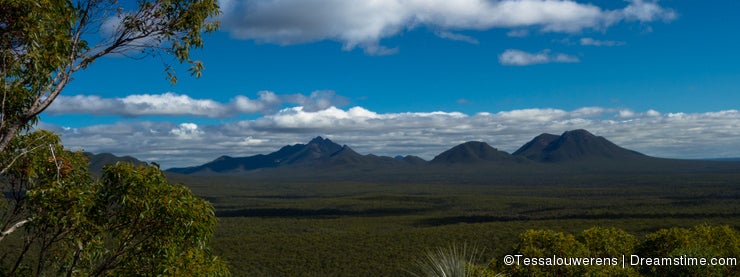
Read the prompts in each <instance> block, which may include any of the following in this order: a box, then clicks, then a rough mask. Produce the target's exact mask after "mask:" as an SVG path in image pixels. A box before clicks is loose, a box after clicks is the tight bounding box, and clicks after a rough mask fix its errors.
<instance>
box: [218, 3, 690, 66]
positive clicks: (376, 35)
mask: <svg viewBox="0 0 740 277" xmlns="http://www.w3.org/2000/svg"><path fill="white" fill-rule="evenodd" d="M220 5H221V9H222V11H223V14H222V15H221V17H220V20H221V23H222V27H223V28H224V30H226V31H228V32H229V33H230V34H231V36H232V37H235V38H239V39H251V40H256V41H259V42H266V43H275V44H280V45H291V44H299V43H307V42H315V41H321V40H334V41H339V42H341V43H342V44H343V47H342V48H343V49H344V50H352V49H354V48H355V47H360V48H362V49H364V51H365V52H366V53H368V54H377V55H382V54H392V53H395V52H396V51H397V50H398V49H397V48H387V47H385V46H382V45H380V40H382V39H384V38H388V37H392V36H395V35H397V34H399V33H401V32H404V31H407V30H412V29H415V28H419V27H425V28H428V29H431V30H439V31H438V35H439V34H442V35H439V36H440V37H443V38H448V39H449V38H453V39H454V38H458V39H462V40H464V41H468V42H471V41H475V40H474V39H473V38H470V37H466V36H461V35H459V34H454V33H450V31H452V30H487V29H492V28H509V29H514V30H515V31H516V32H521V30H526V29H528V28H534V29H539V30H541V31H543V32H564V33H576V32H580V31H582V30H584V29H599V30H601V29H604V28H608V27H610V26H612V25H614V24H617V23H619V22H621V21H637V22H652V21H657V20H663V21H670V20H673V19H674V18H675V17H676V14H675V12H674V11H672V10H671V9H667V8H664V7H662V6H660V5H659V4H658V3H657V1H644V0H631V1H628V4H627V6H625V7H624V8H622V9H616V10H606V9H603V8H601V7H599V6H596V5H594V4H589V3H580V2H576V1H572V0H499V1H482V0H458V1H448V0H405V1H403V0H378V1H362V0H349V1H348V0H315V1H305V0H244V1H238V0H221V1H220ZM517 30H518V31H517ZM518 34H520V33H518Z"/></svg>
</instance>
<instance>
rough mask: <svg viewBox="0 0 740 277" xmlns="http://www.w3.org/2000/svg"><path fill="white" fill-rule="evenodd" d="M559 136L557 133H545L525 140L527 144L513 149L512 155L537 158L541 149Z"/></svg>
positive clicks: (540, 153)
mask: <svg viewBox="0 0 740 277" xmlns="http://www.w3.org/2000/svg"><path fill="white" fill-rule="evenodd" d="M559 138H560V136H558V135H553V134H547V133H543V134H540V135H539V136H536V137H535V138H534V139H532V140H530V141H529V142H527V144H525V145H524V146H522V147H521V148H519V149H517V150H516V151H514V153H513V154H512V155H514V156H521V157H525V158H527V159H530V160H539V159H540V158H541V155H542V152H543V150H545V148H546V147H547V146H548V145H550V143H552V142H553V141H556V140H558V139H559Z"/></svg>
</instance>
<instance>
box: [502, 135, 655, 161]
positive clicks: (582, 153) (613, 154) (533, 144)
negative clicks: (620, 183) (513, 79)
mask: <svg viewBox="0 0 740 277" xmlns="http://www.w3.org/2000/svg"><path fill="white" fill-rule="evenodd" d="M514 155H515V156H522V157H525V158H527V159H530V160H535V161H541V162H565V161H584V160H625V161H626V160H635V159H644V158H647V157H648V156H646V155H643V154H641V153H639V152H636V151H632V150H629V149H625V148H622V147H619V146H617V145H616V144H614V143H612V142H611V141H609V140H607V139H605V138H604V137H600V136H595V135H594V134H591V133H589V132H588V131H586V130H573V131H567V132H565V133H563V134H562V135H560V136H556V135H552V134H542V135H539V136H537V137H535V138H534V139H533V140H532V141H530V142H528V143H527V144H525V145H524V146H522V147H521V148H519V149H518V150H517V151H515V152H514Z"/></svg>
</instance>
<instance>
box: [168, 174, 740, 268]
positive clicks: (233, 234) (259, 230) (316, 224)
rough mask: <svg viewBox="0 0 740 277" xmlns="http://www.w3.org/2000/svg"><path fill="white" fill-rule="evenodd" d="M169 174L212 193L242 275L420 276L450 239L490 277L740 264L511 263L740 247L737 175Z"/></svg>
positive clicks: (222, 238) (722, 253)
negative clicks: (514, 179) (376, 178)
mask: <svg viewBox="0 0 740 277" xmlns="http://www.w3.org/2000/svg"><path fill="white" fill-rule="evenodd" d="M169 177H170V179H171V180H173V181H175V182H182V183H184V184H187V185H188V186H189V187H190V188H191V189H192V190H193V192H194V193H195V194H197V195H200V196H202V197H204V198H205V199H206V200H208V201H210V202H211V203H213V205H214V206H215V208H216V214H217V216H218V217H219V223H218V227H217V230H216V232H215V235H214V239H213V248H214V251H215V252H216V254H218V255H219V256H222V257H223V258H224V259H225V260H226V261H227V262H228V263H229V266H230V268H231V271H232V273H233V274H234V275H237V276H399V275H401V276H403V275H409V276H413V275H414V274H416V275H419V274H417V273H415V272H418V271H419V269H418V266H417V264H418V263H419V261H422V260H424V259H426V258H425V257H426V256H427V254H428V253H429V252H430V251H435V249H452V248H458V249H463V248H465V249H467V251H468V252H469V253H465V254H463V256H464V257H468V258H466V259H467V260H469V261H468V264H469V265H473V266H474V268H473V269H471V270H470V272H477V273H476V275H481V276H487V275H490V276H494V275H495V274H498V273H501V274H505V275H512V276H531V275H537V276H540V275H542V274H546V275H551V276H560V275H563V274H567V275H583V274H586V273H588V272H595V273H594V274H601V273H606V274H608V275H622V276H634V275H644V276H675V274H679V275H719V276H731V275H737V273H738V267H737V266H736V265H735V266H714V267H706V266H705V267H655V266H645V265H643V266H629V265H628V266H627V267H626V268H621V267H603V266H600V267H593V266H592V267H588V266H581V267H572V266H559V267H558V266H556V267H537V266H534V267H512V266H506V265H505V264H503V259H504V257H505V256H506V255H515V254H521V255H532V256H538V257H539V256H543V257H548V256H552V255H553V254H557V255H559V256H563V257H570V256H574V257H594V258H595V257H619V258H620V259H621V257H622V255H626V257H627V258H629V257H630V255H633V254H634V255H640V256H644V257H656V256H657V257H674V256H676V257H677V256H681V255H689V256H697V257H706V258H711V257H735V258H737V257H738V256H739V255H740V240H738V233H737V228H738V227H740V220H738V219H740V217H739V215H740V213H739V212H740V211H739V210H738V207H740V197H738V196H739V195H740V187H738V186H737V184H738V181H740V174H737V173H714V174H710V173H702V174H698V173H690V172H689V173H686V174H683V175H682V174H678V173H676V174H673V175H664V174H654V175H650V174H643V175H632V176H631V175H629V174H623V173H619V174H612V175H610V174H606V173H603V174H600V175H586V174H583V175H580V176H576V175H569V176H559V177H557V178H553V179H554V180H551V181H549V182H543V183H541V184H538V183H517V184H507V183H506V182H507V181H492V182H490V183H485V182H470V180H467V181H468V183H469V184H465V182H462V183H454V182H438V183H433V182H422V183H418V182H413V181H408V182H397V183H392V182H374V183H373V182H341V181H329V182H321V181H301V180H294V181H287V180H283V181H274V180H266V179H261V180H260V179H250V178H244V177H227V176H223V177H214V176H209V177H195V176H182V175H176V174H171V175H170V176H169ZM502 180H508V179H506V178H503V179H502ZM463 181H465V180H464V179H463ZM479 181H480V180H479ZM448 252H449V251H448ZM453 252H454V251H453ZM628 262H629V261H628ZM593 270H596V271H593ZM599 270H606V271H599ZM610 270H613V271H610ZM540 273H542V274H540Z"/></svg>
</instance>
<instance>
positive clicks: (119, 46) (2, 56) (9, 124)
mask: <svg viewBox="0 0 740 277" xmlns="http://www.w3.org/2000/svg"><path fill="white" fill-rule="evenodd" d="M120 2H126V1H120ZM130 8H131V7H130V6H129V5H126V3H119V1H115V0H102V1H99V0H82V1H54V0H38V1H20V0H0V75H1V76H2V79H1V81H0V151H2V150H3V149H5V148H6V146H7V145H8V143H9V142H10V140H11V139H12V138H13V136H14V135H15V134H16V133H18V132H19V131H23V130H28V128H30V127H31V126H33V125H34V124H35V123H36V121H37V120H38V119H37V116H38V114H40V113H41V112H42V111H44V110H45V109H46V108H47V107H48V106H49V105H50V104H51V103H52V102H53V101H54V99H56V97H57V96H58V95H59V94H60V93H61V92H62V90H63V89H64V87H65V86H66V85H67V83H68V82H69V81H70V80H71V78H72V75H73V74H74V73H75V72H77V71H79V70H83V69H85V68H87V66H89V65H90V64H91V63H93V62H94V61H95V60H96V59H98V58H100V57H103V56H106V55H109V54H113V53H117V54H122V55H136V56H160V57H161V56H171V57H173V58H174V59H175V60H176V61H177V62H179V63H188V64H190V68H189V71H190V73H191V74H193V75H195V76H196V77H198V76H200V74H201V72H202V70H203V64H202V63H201V62H200V61H196V60H192V59H190V50H191V49H194V48H200V47H203V38H202V37H201V34H202V33H208V32H212V31H214V30H216V29H217V28H218V25H219V24H218V22H217V21H213V20H212V19H211V18H212V17H214V16H216V15H217V14H218V13H219V10H218V3H217V1H215V0H142V1H137V6H136V8H135V9H130ZM165 69H166V72H167V75H168V78H169V79H170V81H171V82H176V81H177V77H176V75H175V73H174V68H173V67H172V66H170V65H168V64H165ZM0 170H3V168H0Z"/></svg>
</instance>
